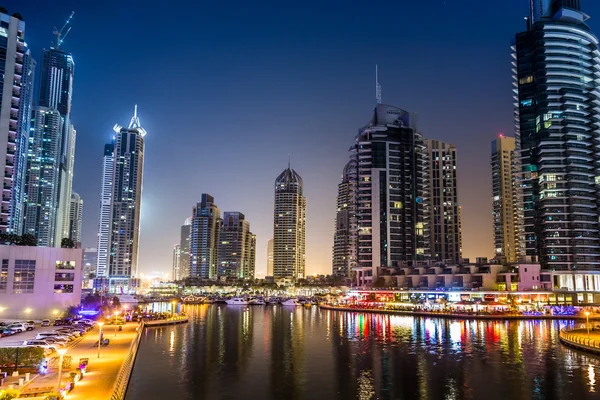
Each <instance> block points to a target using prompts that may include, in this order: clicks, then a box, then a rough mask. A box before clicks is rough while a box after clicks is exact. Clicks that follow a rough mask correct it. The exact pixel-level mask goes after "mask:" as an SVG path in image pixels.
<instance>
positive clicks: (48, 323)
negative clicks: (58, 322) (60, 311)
mask: <svg viewBox="0 0 600 400" xmlns="http://www.w3.org/2000/svg"><path fill="white" fill-rule="evenodd" d="M41 325H42V326H50V320H49V319H43V320H42V324H41Z"/></svg>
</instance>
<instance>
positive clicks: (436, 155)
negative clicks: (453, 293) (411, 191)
mask: <svg viewBox="0 0 600 400" xmlns="http://www.w3.org/2000/svg"><path fill="white" fill-rule="evenodd" d="M425 145H426V146H427V158H428V163H429V171H428V174H429V202H430V203H429V230H430V237H431V244H430V250H431V258H432V259H433V260H437V261H444V262H449V263H458V262H460V259H461V257H462V234H461V222H460V212H459V202H458V176H457V174H458V168H457V156H456V146H455V145H453V144H449V143H444V142H442V141H440V140H434V139H426V140H425Z"/></svg>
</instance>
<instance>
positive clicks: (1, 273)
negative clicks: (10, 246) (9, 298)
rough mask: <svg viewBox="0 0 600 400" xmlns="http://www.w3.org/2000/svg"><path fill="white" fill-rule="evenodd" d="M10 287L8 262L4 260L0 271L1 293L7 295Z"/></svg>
mask: <svg viewBox="0 0 600 400" xmlns="http://www.w3.org/2000/svg"><path fill="white" fill-rule="evenodd" d="M7 285H8V260H2V269H1V270H0V293H6V286H7Z"/></svg>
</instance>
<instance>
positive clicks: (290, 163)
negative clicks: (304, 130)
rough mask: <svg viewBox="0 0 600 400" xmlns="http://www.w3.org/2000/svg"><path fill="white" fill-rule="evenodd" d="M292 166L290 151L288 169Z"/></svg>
mask: <svg viewBox="0 0 600 400" xmlns="http://www.w3.org/2000/svg"><path fill="white" fill-rule="evenodd" d="M291 167H292V157H291V156H290V153H288V169H290V168H291Z"/></svg>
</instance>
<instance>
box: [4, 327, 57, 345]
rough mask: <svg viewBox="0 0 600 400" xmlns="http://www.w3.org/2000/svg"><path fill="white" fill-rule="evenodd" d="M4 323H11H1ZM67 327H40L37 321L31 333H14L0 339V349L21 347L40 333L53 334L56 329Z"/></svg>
mask: <svg viewBox="0 0 600 400" xmlns="http://www.w3.org/2000/svg"><path fill="white" fill-rule="evenodd" d="M1 322H5V323H10V322H12V321H1ZM66 327H68V326H53V325H50V326H41V323H40V322H39V321H36V323H35V327H34V329H33V330H31V331H25V332H20V333H15V334H14V335H11V336H5V337H0V347H17V346H22V345H23V343H24V342H25V341H27V340H35V338H36V336H37V334H38V333H42V332H55V331H56V330H58V329H61V328H66Z"/></svg>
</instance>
